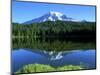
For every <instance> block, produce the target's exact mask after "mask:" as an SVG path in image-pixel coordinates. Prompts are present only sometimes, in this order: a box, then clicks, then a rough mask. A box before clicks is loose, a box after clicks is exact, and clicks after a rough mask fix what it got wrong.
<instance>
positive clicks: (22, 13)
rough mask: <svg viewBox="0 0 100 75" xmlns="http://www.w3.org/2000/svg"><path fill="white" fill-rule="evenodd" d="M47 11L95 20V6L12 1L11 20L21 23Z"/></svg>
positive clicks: (79, 18) (78, 18) (80, 18)
mask: <svg viewBox="0 0 100 75" xmlns="http://www.w3.org/2000/svg"><path fill="white" fill-rule="evenodd" d="M49 11H57V12H61V13H64V14H65V15H66V16H68V17H71V18H74V19H77V20H83V19H85V20H87V21H95V14H96V12H95V6H83V5H68V4H48V3H34V2H16V1H13V3H12V21H13V22H17V23H23V22H26V21H29V20H32V19H34V18H37V17H40V16H42V15H44V14H46V13H48V12H49Z"/></svg>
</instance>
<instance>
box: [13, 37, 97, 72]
mask: <svg viewBox="0 0 100 75" xmlns="http://www.w3.org/2000/svg"><path fill="white" fill-rule="evenodd" d="M36 63H37V64H46V65H50V66H52V67H55V68H56V67H60V66H64V65H84V66H85V69H95V68H96V45H95V41H93V40H92V41H91V40H86V39H85V40H82V39H81V40H80V39H74V40H69V39H66V40H65V39H61V40H60V39H49V40H48V39H43V38H39V39H29V38H27V39H26V38H25V39H23V38H19V39H18V38H17V39H16V38H15V39H13V50H12V72H13V73H14V72H16V71H18V70H19V69H21V68H23V67H24V66H25V65H28V64H36Z"/></svg>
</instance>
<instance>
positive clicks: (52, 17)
mask: <svg viewBox="0 0 100 75" xmlns="http://www.w3.org/2000/svg"><path fill="white" fill-rule="evenodd" d="M57 20H60V21H73V20H74V19H73V18H70V17H67V16H66V15H65V14H63V13H61V12H56V11H49V13H47V14H44V15H43V16H41V17H39V18H36V19H32V20H30V21H27V22H24V24H32V23H40V22H45V21H57Z"/></svg>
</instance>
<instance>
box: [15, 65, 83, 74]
mask: <svg viewBox="0 0 100 75" xmlns="http://www.w3.org/2000/svg"><path fill="white" fill-rule="evenodd" d="M81 69H84V68H83V65H79V66H76V65H65V66H62V67H57V68H54V67H52V66H50V65H44V64H29V65H26V66H24V67H23V68H22V69H19V70H18V71H17V72H15V73H16V74H20V73H37V72H53V71H65V70H66V71H68V70H81Z"/></svg>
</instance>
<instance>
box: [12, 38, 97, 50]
mask: <svg viewBox="0 0 100 75" xmlns="http://www.w3.org/2000/svg"><path fill="white" fill-rule="evenodd" d="M82 40H83V39H82ZM13 48H30V49H41V50H47V51H61V50H75V49H95V41H94V42H93V41H89V39H88V41H86V39H85V41H84V40H83V41H81V40H79V39H75V40H73V39H72V40H70V39H67V40H66V39H65V38H62V39H57V38H55V39H52V38H51V39H50V38H49V39H48V38H31V37H22V38H13Z"/></svg>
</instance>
